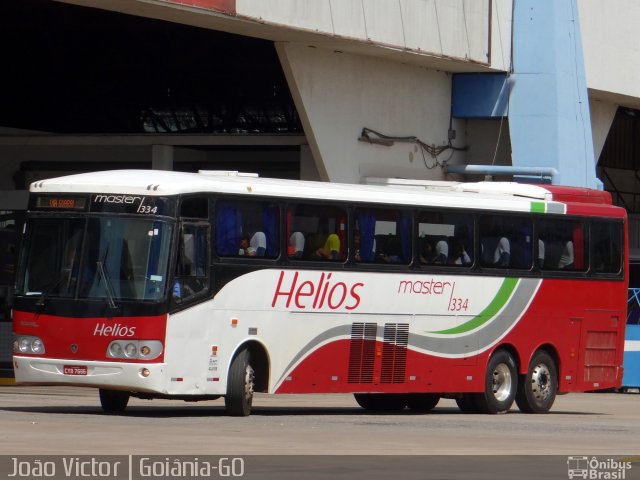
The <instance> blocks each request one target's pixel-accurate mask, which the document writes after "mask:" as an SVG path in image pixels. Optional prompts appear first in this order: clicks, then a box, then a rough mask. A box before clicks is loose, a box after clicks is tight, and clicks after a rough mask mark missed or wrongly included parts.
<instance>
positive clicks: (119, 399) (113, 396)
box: [98, 388, 130, 413]
mask: <svg viewBox="0 0 640 480" xmlns="http://www.w3.org/2000/svg"><path fill="white" fill-rule="evenodd" d="M98 394H99V395H100V406H101V407H102V410H103V411H104V412H105V413H122V412H124V409H125V408H127V404H128V403H129V397H130V394H129V392H121V391H119V390H105V389H104V388H101V389H100V390H99V391H98Z"/></svg>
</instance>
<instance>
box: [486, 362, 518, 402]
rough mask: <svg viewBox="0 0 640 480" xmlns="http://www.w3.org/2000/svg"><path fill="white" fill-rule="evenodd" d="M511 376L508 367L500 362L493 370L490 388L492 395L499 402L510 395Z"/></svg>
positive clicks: (511, 386)
mask: <svg viewBox="0 0 640 480" xmlns="http://www.w3.org/2000/svg"><path fill="white" fill-rule="evenodd" d="M512 388H513V378H512V377H511V370H510V369H509V367H508V366H507V365H506V364H504V363H501V364H499V365H497V366H496V368H495V369H494V370H493V378H492V388H491V390H492V391H493V396H494V397H495V399H496V400H498V401H499V402H504V401H505V400H507V399H508V398H509V396H510V395H511V390H512Z"/></svg>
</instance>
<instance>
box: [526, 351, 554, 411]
mask: <svg viewBox="0 0 640 480" xmlns="http://www.w3.org/2000/svg"><path fill="white" fill-rule="evenodd" d="M557 391H558V373H557V371H556V365H555V362H554V361H553V358H551V355H549V354H548V353H547V352H545V351H544V350H538V351H537V352H536V353H534V354H533V358H532V359H531V363H530V364H529V369H528V370H527V375H526V376H525V377H524V380H523V381H522V382H521V384H520V386H519V387H518V393H517V395H516V404H517V405H518V408H519V409H520V411H521V412H524V413H547V412H548V411H549V410H550V409H551V406H552V405H553V402H555V400H556V393H557Z"/></svg>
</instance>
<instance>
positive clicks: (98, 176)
mask: <svg viewBox="0 0 640 480" xmlns="http://www.w3.org/2000/svg"><path fill="white" fill-rule="evenodd" d="M30 191H31V192H32V193H60V192H65V193H102V194H130V195H147V196H160V195H162V196H164V195H178V194H188V193H199V192H217V193H226V194H242V195H250V196H256V197H258V196H272V197H294V198H305V199H313V200H334V201H345V202H350V201H358V202H369V203H385V204H400V205H416V206H442V207H454V208H455V207H458V208H477V209H492V210H493V209H494V210H505V211H509V210H510V211H535V212H548V213H565V212H566V207H565V204H564V203H563V201H564V202H566V201H571V200H573V201H578V202H581V201H584V200H582V199H583V198H588V199H590V201H589V202H587V203H600V204H609V205H610V204H611V197H610V196H609V197H608V202H607V198H606V196H605V195H602V192H600V191H597V190H589V189H579V188H573V187H557V186H540V185H530V184H519V183H512V182H477V183H458V182H433V181H429V182H420V181H415V182H410V183H409V184H402V183H400V184H398V183H389V184H386V185H384V186H380V185H361V184H344V183H329V182H314V181H304V180H283V179H276V178H258V177H257V176H255V175H252V174H241V173H238V172H217V171H201V172H199V173H186V172H174V171H165V170H111V171H102V172H91V173H81V174H77V175H69V176H64V177H58V178H52V179H48V180H40V181H37V182H34V183H32V184H31V186H30ZM607 195H608V194H607ZM559 200H560V201H559Z"/></svg>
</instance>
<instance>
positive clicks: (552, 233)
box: [538, 218, 587, 271]
mask: <svg viewBox="0 0 640 480" xmlns="http://www.w3.org/2000/svg"><path fill="white" fill-rule="evenodd" d="M538 263H539V264H540V268H542V269H543V270H574V271H584V270H585V269H586V265H587V263H586V261H585V248H584V231H583V226H582V223H581V222H579V221H577V220H573V219H563V218H561V219H557V218H551V219H549V218H540V219H539V220H538Z"/></svg>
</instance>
